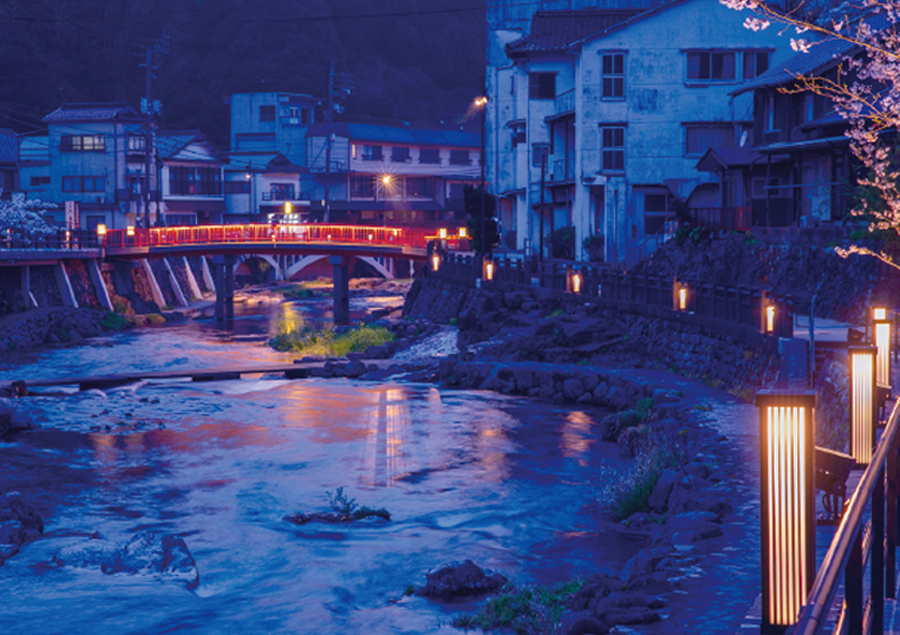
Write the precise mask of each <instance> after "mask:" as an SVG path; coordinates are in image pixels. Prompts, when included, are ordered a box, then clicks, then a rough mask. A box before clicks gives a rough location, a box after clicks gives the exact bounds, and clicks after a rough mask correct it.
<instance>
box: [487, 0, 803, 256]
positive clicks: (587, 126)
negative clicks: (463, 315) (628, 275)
mask: <svg viewBox="0 0 900 635" xmlns="http://www.w3.org/2000/svg"><path fill="white" fill-rule="evenodd" d="M498 2H499V0H498ZM744 18H745V15H744V14H741V13H739V12H736V11H732V10H730V9H728V8H726V7H724V6H723V5H721V4H720V3H719V2H718V0H672V1H670V2H666V3H661V4H659V5H658V6H656V7H654V8H650V9H647V10H645V11H642V12H640V13H638V12H636V11H634V10H633V9H582V10H566V11H556V12H538V13H535V14H534V15H533V16H532V19H531V24H530V31H529V33H528V34H527V35H525V36H524V37H519V38H518V39H513V36H514V35H515V32H514V31H510V30H508V29H507V30H502V29H498V30H495V31H494V32H493V34H492V39H491V42H489V52H490V51H494V55H496V50H497V47H498V46H500V45H501V44H502V45H503V48H504V51H505V56H506V60H505V63H501V62H500V60H499V59H494V58H491V59H489V65H488V96H489V99H490V102H489V110H488V122H489V124H488V137H487V146H488V161H487V169H488V173H489V175H490V177H489V180H490V182H491V185H492V189H493V192H494V193H495V194H497V195H498V196H499V197H500V209H501V220H502V221H503V225H504V227H505V228H513V227H514V228H515V231H516V243H517V246H518V247H519V248H531V249H534V248H536V246H537V245H538V244H539V243H540V242H541V228H542V227H543V232H544V235H546V234H547V233H549V232H550V231H551V230H552V229H554V228H560V227H563V226H572V227H574V229H575V234H576V250H577V251H576V253H577V255H578V256H579V257H581V256H583V252H582V241H583V239H584V238H585V237H587V236H591V235H598V236H602V238H603V240H604V245H605V257H606V260H607V261H610V262H618V261H621V260H623V259H627V258H628V256H629V255H630V254H633V253H634V252H635V250H636V249H637V248H638V247H639V246H640V245H641V244H642V243H645V242H646V241H648V240H649V239H650V238H651V237H653V236H654V235H655V234H657V232H659V231H660V230H661V228H662V227H663V226H664V225H665V222H666V221H667V220H668V219H671V218H674V216H675V211H676V209H677V208H678V207H686V206H688V205H689V204H690V197H691V195H692V194H693V193H694V190H695V189H696V186H697V185H700V184H702V183H704V182H710V181H711V180H712V177H711V175H710V174H709V173H707V172H699V171H698V170H697V169H696V165H697V161H698V159H699V158H700V157H701V156H702V155H703V154H704V153H705V152H706V151H707V150H708V149H709V148H710V147H741V146H742V145H746V144H747V143H750V142H751V141H752V133H753V127H752V99H751V98H750V97H749V96H746V95H743V96H742V95H737V96H733V95H730V94H729V93H730V92H732V91H733V90H734V89H735V88H736V87H737V85H738V84H740V82H742V81H744V80H746V79H750V78H753V77H756V76H757V75H759V74H761V73H763V72H765V71H766V70H767V69H768V68H770V67H773V66H776V65H779V64H781V63H783V61H784V60H785V59H787V58H788V57H789V56H790V55H791V54H792V53H791V51H790V47H789V41H788V39H787V38H781V37H779V36H778V33H777V30H774V29H769V30H768V31H763V32H761V33H759V32H754V31H750V30H748V29H746V28H744V26H743V21H744ZM542 165H543V169H542ZM542 172H543V178H542ZM542 182H543V187H542V185H541V183H542Z"/></svg>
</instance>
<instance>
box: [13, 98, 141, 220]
mask: <svg viewBox="0 0 900 635" xmlns="http://www.w3.org/2000/svg"><path fill="white" fill-rule="evenodd" d="M43 121H44V123H46V124H47V132H46V134H43V133H41V134H35V135H25V136H23V137H22V139H21V142H20V147H19V176H20V181H19V184H20V189H21V191H22V192H24V194H25V196H26V197H27V198H40V199H42V200H44V201H48V202H51V203H55V204H57V206H58V207H57V209H56V210H55V211H54V212H53V213H52V217H53V218H52V220H53V221H54V222H56V223H58V224H60V225H63V224H64V225H66V226H67V227H71V228H84V229H94V228H95V227H96V226H97V225H99V224H104V225H106V226H107V227H124V226H126V225H134V224H135V223H136V222H137V219H138V215H139V213H140V211H141V209H142V208H141V205H142V203H141V201H140V200H139V198H140V197H139V196H138V195H137V194H136V193H137V192H142V191H143V186H144V185H143V184H144V163H145V153H144V149H145V147H146V146H145V136H144V134H143V128H142V126H143V122H144V119H143V117H141V115H139V114H138V113H137V112H136V111H134V110H133V109H132V108H130V107H129V106H128V105H127V104H124V103H103V104H63V105H62V106H60V107H59V108H57V109H56V110H54V111H53V112H51V113H50V114H49V115H47V116H46V117H44V119H43ZM151 171H153V168H152V167H151ZM151 178H152V177H151ZM152 181H155V179H152ZM153 199H154V196H153V195H152V193H151V200H153ZM151 218H152V217H151Z"/></svg>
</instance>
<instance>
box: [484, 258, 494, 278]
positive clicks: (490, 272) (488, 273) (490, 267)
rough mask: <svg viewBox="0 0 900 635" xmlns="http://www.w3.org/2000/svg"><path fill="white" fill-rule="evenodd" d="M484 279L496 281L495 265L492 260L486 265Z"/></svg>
mask: <svg viewBox="0 0 900 635" xmlns="http://www.w3.org/2000/svg"><path fill="white" fill-rule="evenodd" d="M484 278H485V280H493V279H494V263H493V262H491V261H490V260H488V261H487V262H486V263H484Z"/></svg>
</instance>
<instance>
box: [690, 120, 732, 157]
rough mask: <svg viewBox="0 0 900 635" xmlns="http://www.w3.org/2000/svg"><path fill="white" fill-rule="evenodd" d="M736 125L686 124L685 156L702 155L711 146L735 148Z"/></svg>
mask: <svg viewBox="0 0 900 635" xmlns="http://www.w3.org/2000/svg"><path fill="white" fill-rule="evenodd" d="M735 145H737V144H736V143H735V139H734V126H732V125H731V124H730V123H721V124H720V123H708V124H688V125H686V126H685V135H684V154H685V156H691V155H701V154H703V153H704V152H706V151H707V150H709V149H710V148H733V147H734V146H735Z"/></svg>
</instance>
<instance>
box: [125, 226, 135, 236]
mask: <svg viewBox="0 0 900 635" xmlns="http://www.w3.org/2000/svg"><path fill="white" fill-rule="evenodd" d="M125 235H126V236H134V225H129V226H128V227H127V228H126V229H125Z"/></svg>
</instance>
